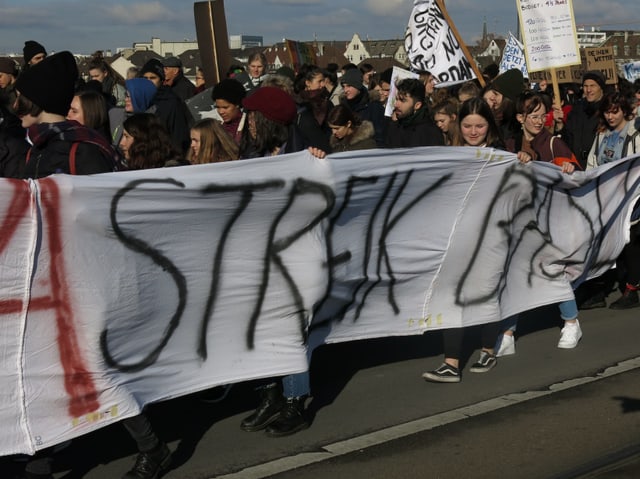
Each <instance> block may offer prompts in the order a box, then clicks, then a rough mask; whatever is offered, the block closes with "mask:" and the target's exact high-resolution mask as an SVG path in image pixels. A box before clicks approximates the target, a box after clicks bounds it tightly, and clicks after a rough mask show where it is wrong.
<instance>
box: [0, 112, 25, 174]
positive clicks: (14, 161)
mask: <svg viewBox="0 0 640 479" xmlns="http://www.w3.org/2000/svg"><path fill="white" fill-rule="evenodd" d="M25 136H26V131H25V129H24V128H22V126H21V125H20V120H18V118H17V117H16V116H15V115H12V114H11V113H10V112H9V110H7V109H6V108H5V107H4V106H2V107H0V177H2V178H22V175H23V174H24V165H25V160H26V157H27V151H28V150H29V143H27V140H26V139H25Z"/></svg>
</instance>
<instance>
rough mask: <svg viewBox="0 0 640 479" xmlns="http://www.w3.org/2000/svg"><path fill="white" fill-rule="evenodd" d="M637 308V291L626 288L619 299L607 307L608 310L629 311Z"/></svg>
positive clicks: (638, 299) (638, 304)
mask: <svg viewBox="0 0 640 479" xmlns="http://www.w3.org/2000/svg"><path fill="white" fill-rule="evenodd" d="M638 306H640V298H638V291H637V290H635V289H629V288H627V289H625V290H624V293H623V294H622V296H621V297H620V298H618V299H617V300H616V301H614V302H613V303H611V304H610V305H609V309H631V308H637V307H638Z"/></svg>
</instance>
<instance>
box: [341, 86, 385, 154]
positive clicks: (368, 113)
mask: <svg viewBox="0 0 640 479" xmlns="http://www.w3.org/2000/svg"><path fill="white" fill-rule="evenodd" d="M341 103H342V104H343V105H345V106H346V107H347V108H349V109H350V110H351V111H352V112H353V113H355V114H356V115H357V116H358V118H360V119H361V120H362V121H370V122H371V123H372V124H373V130H374V131H375V135H374V138H375V140H376V144H377V145H378V146H379V147H380V148H382V147H384V141H385V127H386V120H385V116H384V107H383V106H382V103H380V102H379V101H371V99H370V98H369V93H368V92H367V90H366V89H365V88H364V87H363V88H362V89H361V90H360V94H359V95H358V96H357V97H355V98H354V99H353V100H347V99H346V98H343V99H342V100H341Z"/></svg>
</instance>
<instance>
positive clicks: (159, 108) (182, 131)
mask: <svg viewBox="0 0 640 479" xmlns="http://www.w3.org/2000/svg"><path fill="white" fill-rule="evenodd" d="M148 111H149V113H154V114H155V115H157V116H158V118H160V120H161V121H162V122H163V123H164V125H165V126H166V127H167V131H168V132H169V136H171V143H172V144H173V145H174V146H175V147H176V148H177V149H178V151H181V152H185V151H187V150H188V149H189V145H190V143H191V125H192V124H193V118H192V117H191V114H190V113H189V110H188V109H187V105H186V104H185V102H184V101H182V100H181V99H180V98H179V97H178V96H177V95H176V94H175V93H174V92H173V90H172V89H171V87H167V86H161V87H160V88H158V92H157V93H156V95H155V96H154V97H153V104H152V107H151V109H149V110H148Z"/></svg>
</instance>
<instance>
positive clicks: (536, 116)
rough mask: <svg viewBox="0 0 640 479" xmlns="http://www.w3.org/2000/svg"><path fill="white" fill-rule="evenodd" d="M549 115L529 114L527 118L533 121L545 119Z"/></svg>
mask: <svg viewBox="0 0 640 479" xmlns="http://www.w3.org/2000/svg"><path fill="white" fill-rule="evenodd" d="M546 117H547V115H527V119H528V120H531V121H533V122H536V121H544V120H545V118H546Z"/></svg>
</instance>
